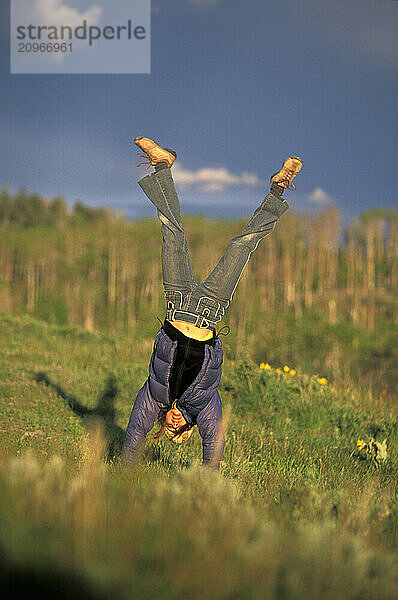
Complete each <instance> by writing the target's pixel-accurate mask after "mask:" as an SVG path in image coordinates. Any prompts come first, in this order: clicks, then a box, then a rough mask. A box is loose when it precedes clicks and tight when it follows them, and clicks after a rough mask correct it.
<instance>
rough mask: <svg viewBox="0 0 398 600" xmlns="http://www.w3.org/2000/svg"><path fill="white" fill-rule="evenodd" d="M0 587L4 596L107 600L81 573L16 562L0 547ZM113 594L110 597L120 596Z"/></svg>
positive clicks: (52, 599) (41, 598)
mask: <svg viewBox="0 0 398 600" xmlns="http://www.w3.org/2000/svg"><path fill="white" fill-rule="evenodd" d="M0 586H1V591H2V595H3V598H40V600H54V598H57V600H71V599H72V598H73V600H100V599H103V600H105V599H110V596H109V595H108V594H105V593H103V592H101V591H100V590H98V589H96V588H95V587H94V586H93V585H92V584H91V583H90V582H89V581H88V580H87V579H85V577H84V576H83V575H80V574H78V573H76V572H74V571H70V572H68V571H67V570H62V569H60V567H58V566H56V565H51V564H49V565H43V564H41V565H40V564H37V565H33V564H17V563H13V562H11V561H10V560H9V559H8V558H7V556H6V552H3V551H2V550H1V549H0ZM119 597H120V596H119V595H114V594H112V598H113V599H115V598H119Z"/></svg>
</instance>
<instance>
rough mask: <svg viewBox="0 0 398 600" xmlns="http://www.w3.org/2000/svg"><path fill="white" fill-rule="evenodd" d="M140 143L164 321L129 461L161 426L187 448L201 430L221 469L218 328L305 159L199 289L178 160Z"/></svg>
mask: <svg viewBox="0 0 398 600" xmlns="http://www.w3.org/2000/svg"><path fill="white" fill-rule="evenodd" d="M134 142H135V144H136V145H137V146H138V147H139V148H140V149H141V151H142V153H141V154H139V155H140V156H143V157H145V158H147V159H148V162H146V163H141V164H140V165H138V166H142V165H148V166H150V165H152V166H153V167H154V172H153V173H151V174H149V175H146V176H145V177H144V178H143V179H141V180H140V181H139V185H140V186H141V188H142V190H143V191H144V193H145V194H146V195H147V197H148V198H149V200H150V201H151V202H152V203H153V204H154V205H155V207H156V209H157V214H158V217H159V220H160V222H161V231H162V273H163V286H164V292H165V299H166V317H165V320H164V323H163V325H162V326H161V328H160V329H159V331H158V332H157V335H156V338H155V343H154V347H153V352H152V356H151V360H150V363H149V376H148V379H147V380H146V381H145V383H144V385H143V387H142V388H141V389H140V391H139V392H138V395H137V398H136V401H135V403H134V406H133V409H132V411H131V416H130V421H129V424H128V427H127V431H126V438H125V442H124V446H123V458H124V460H125V461H127V462H133V461H134V459H135V458H136V455H137V451H138V449H139V447H140V446H141V445H142V443H143V441H144V439H145V437H146V435H147V433H148V432H149V431H150V430H151V429H152V427H153V426H154V424H155V422H156V421H159V423H160V425H161V427H160V431H159V433H158V436H157V437H160V435H162V434H163V433H165V434H166V436H167V437H168V438H169V439H170V440H171V441H172V442H175V443H177V444H179V443H182V442H185V441H186V440H187V439H188V438H189V437H190V436H191V434H192V431H193V428H194V427H195V425H196V426H197V427H198V430H199V434H200V436H201V438H202V444H203V463H204V464H206V465H208V466H210V467H213V468H218V466H219V462H220V460H221V456H222V453H223V450H224V444H225V440H224V435H223V429H222V422H221V415H222V406H221V398H220V394H219V392H218V386H219V383H220V380H221V370H222V362H223V351H222V344H221V340H220V338H219V336H218V335H217V333H216V329H215V328H216V325H217V324H218V323H220V321H221V320H222V318H223V316H224V314H225V311H226V309H227V308H228V307H229V305H230V303H231V301H232V298H233V296H234V293H235V290H236V287H237V285H238V282H239V279H240V277H241V274H242V272H243V269H244V268H245V266H246V264H247V263H248V261H249V259H250V257H251V255H252V253H253V252H254V251H255V250H256V248H257V247H258V245H259V243H260V242H261V240H262V239H263V238H264V237H265V236H266V235H268V234H269V233H271V231H272V230H273V228H274V226H275V224H276V222H277V220H278V218H279V217H280V216H281V215H282V214H283V213H284V212H285V211H286V210H287V209H288V208H289V206H288V204H287V203H286V201H285V200H284V199H283V197H282V196H283V193H284V191H285V190H286V189H295V188H294V185H293V184H292V180H293V178H294V177H295V176H296V175H297V174H298V172H299V171H300V169H301V167H302V160H301V159H300V158H298V157H297V156H290V157H289V158H287V159H286V160H285V162H284V163H283V166H282V168H281V170H280V171H278V172H277V173H275V174H274V175H273V176H272V177H271V179H270V191H269V193H268V194H267V196H266V197H265V199H264V200H263V202H262V203H261V205H260V206H259V207H258V208H257V210H256V211H255V212H254V214H253V216H252V217H251V219H250V220H249V222H248V223H247V225H246V227H245V228H244V229H243V231H242V232H241V233H240V234H239V235H237V236H236V237H234V238H233V239H232V240H231V241H230V242H229V244H228V247H227V249H226V252H225V254H224V256H223V257H222V258H221V259H220V261H219V262H218V264H217V265H216V267H215V268H214V270H213V271H212V272H211V273H210V275H209V276H208V277H207V279H206V280H205V281H203V282H202V283H198V282H197V281H196V279H195V278H194V276H193V273H192V268H191V263H190V259H189V253H188V246H187V239H186V236H185V231H184V228H183V226H182V223H181V214H180V204H179V200H178V196H177V193H176V190H175V187H174V181H173V177H172V173H171V167H172V165H173V163H174V161H175V160H176V158H177V155H176V153H175V152H174V151H173V150H171V149H170V148H166V147H164V148H163V147H161V146H159V145H158V144H157V143H156V142H155V141H153V140H151V139H150V138H147V137H141V136H140V137H136V138H135V139H134Z"/></svg>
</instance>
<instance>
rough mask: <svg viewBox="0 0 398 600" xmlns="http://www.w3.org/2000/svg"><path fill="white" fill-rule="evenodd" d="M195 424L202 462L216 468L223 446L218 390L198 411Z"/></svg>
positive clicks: (223, 438)
mask: <svg viewBox="0 0 398 600" xmlns="http://www.w3.org/2000/svg"><path fill="white" fill-rule="evenodd" d="M196 424H197V426H198V429H199V433H200V437H201V438H202V446H203V464H204V465H207V466H209V467H210V468H213V469H218V467H219V465H220V460H221V457H222V454H223V452H224V446H225V437H224V431H223V426H222V405H221V398H220V394H219V393H218V391H216V393H215V394H214V396H213V399H212V400H211V401H210V402H209V403H208V404H207V406H206V407H205V408H203V409H202V410H201V411H200V413H199V414H198V416H197V417H196Z"/></svg>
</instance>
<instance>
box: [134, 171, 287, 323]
mask: <svg viewBox="0 0 398 600" xmlns="http://www.w3.org/2000/svg"><path fill="white" fill-rule="evenodd" d="M139 185H140V186H141V188H142V190H143V191H144V192H145V194H146V195H147V197H148V198H149V200H150V201H151V202H152V203H153V204H154V205H155V207H156V208H157V213H158V217H159V219H160V221H161V224H162V225H161V229H162V236H163V240H162V272H163V286H164V292H165V296H166V319H168V320H169V321H175V320H180V321H186V322H187V323H192V324H193V325H196V326H197V327H203V328H207V329H213V328H215V327H216V324H217V323H219V322H220V321H221V319H222V318H223V316H224V314H225V310H226V309H227V308H228V307H229V305H230V303H231V300H232V298H233V296H234V293H235V290H236V287H237V285H238V283H239V279H240V277H241V275H242V272H243V269H244V268H245V266H246V265H247V263H248V261H249V259H250V257H251V255H252V253H253V252H254V251H255V250H256V248H257V247H258V245H259V243H260V242H261V240H262V239H263V238H264V237H265V236H266V235H268V234H269V233H271V231H272V230H273V228H274V227H275V224H276V221H277V220H278V218H279V217H280V216H281V215H282V214H283V213H284V212H285V211H286V210H287V209H288V208H289V205H288V204H287V202H286V201H284V200H283V199H282V198H280V197H279V196H277V195H275V194H274V193H272V192H270V193H269V194H268V195H267V196H266V198H265V199H264V201H263V202H262V203H261V205H260V206H259V207H258V208H257V210H256V211H255V213H254V214H253V216H252V217H251V219H250V220H249V222H248V223H247V225H246V227H245V228H244V229H243V231H242V232H241V233H240V234H239V235H237V236H236V237H234V238H233V239H232V240H231V241H230V242H229V244H228V247H227V249H226V252H225V254H224V256H223V257H222V258H221V259H220V261H219V262H218V264H217V265H216V267H215V268H214V269H213V271H212V272H211V273H210V275H209V276H208V277H207V279H206V280H205V281H204V282H203V283H198V282H197V281H196V279H195V277H194V276H193V273H192V267H191V262H190V260H189V253H188V244H187V238H186V235H185V231H184V228H183V226H182V223H181V212H180V203H179V200H178V196H177V192H176V189H175V186H174V181H173V177H172V175H171V170H170V169H162V170H160V171H158V172H157V173H151V174H150V175H146V176H145V177H144V178H143V179H141V180H140V181H139Z"/></svg>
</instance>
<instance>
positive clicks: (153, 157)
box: [134, 135, 177, 168]
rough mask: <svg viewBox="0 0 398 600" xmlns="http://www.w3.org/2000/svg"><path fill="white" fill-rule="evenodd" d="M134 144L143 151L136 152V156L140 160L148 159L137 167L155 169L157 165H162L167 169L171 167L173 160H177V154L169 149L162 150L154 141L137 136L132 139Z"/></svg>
mask: <svg viewBox="0 0 398 600" xmlns="http://www.w3.org/2000/svg"><path fill="white" fill-rule="evenodd" d="M134 143H135V144H136V145H137V146H138V147H139V148H140V149H141V150H142V151H143V153H141V152H137V155H138V156H139V157H141V158H148V159H149V161H148V162H143V163H139V164H138V165H137V167H148V168H149V167H150V166H151V165H152V167H155V166H156V165H158V164H159V163H164V165H165V166H166V167H168V168H170V167H171V165H172V164H173V162H174V161H175V159H176V158H177V153H176V152H174V150H171V149H170V148H162V147H161V146H159V144H157V143H156V142H155V141H154V140H151V139H150V138H147V137H142V136H140V135H139V136H137V137H136V138H134Z"/></svg>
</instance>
